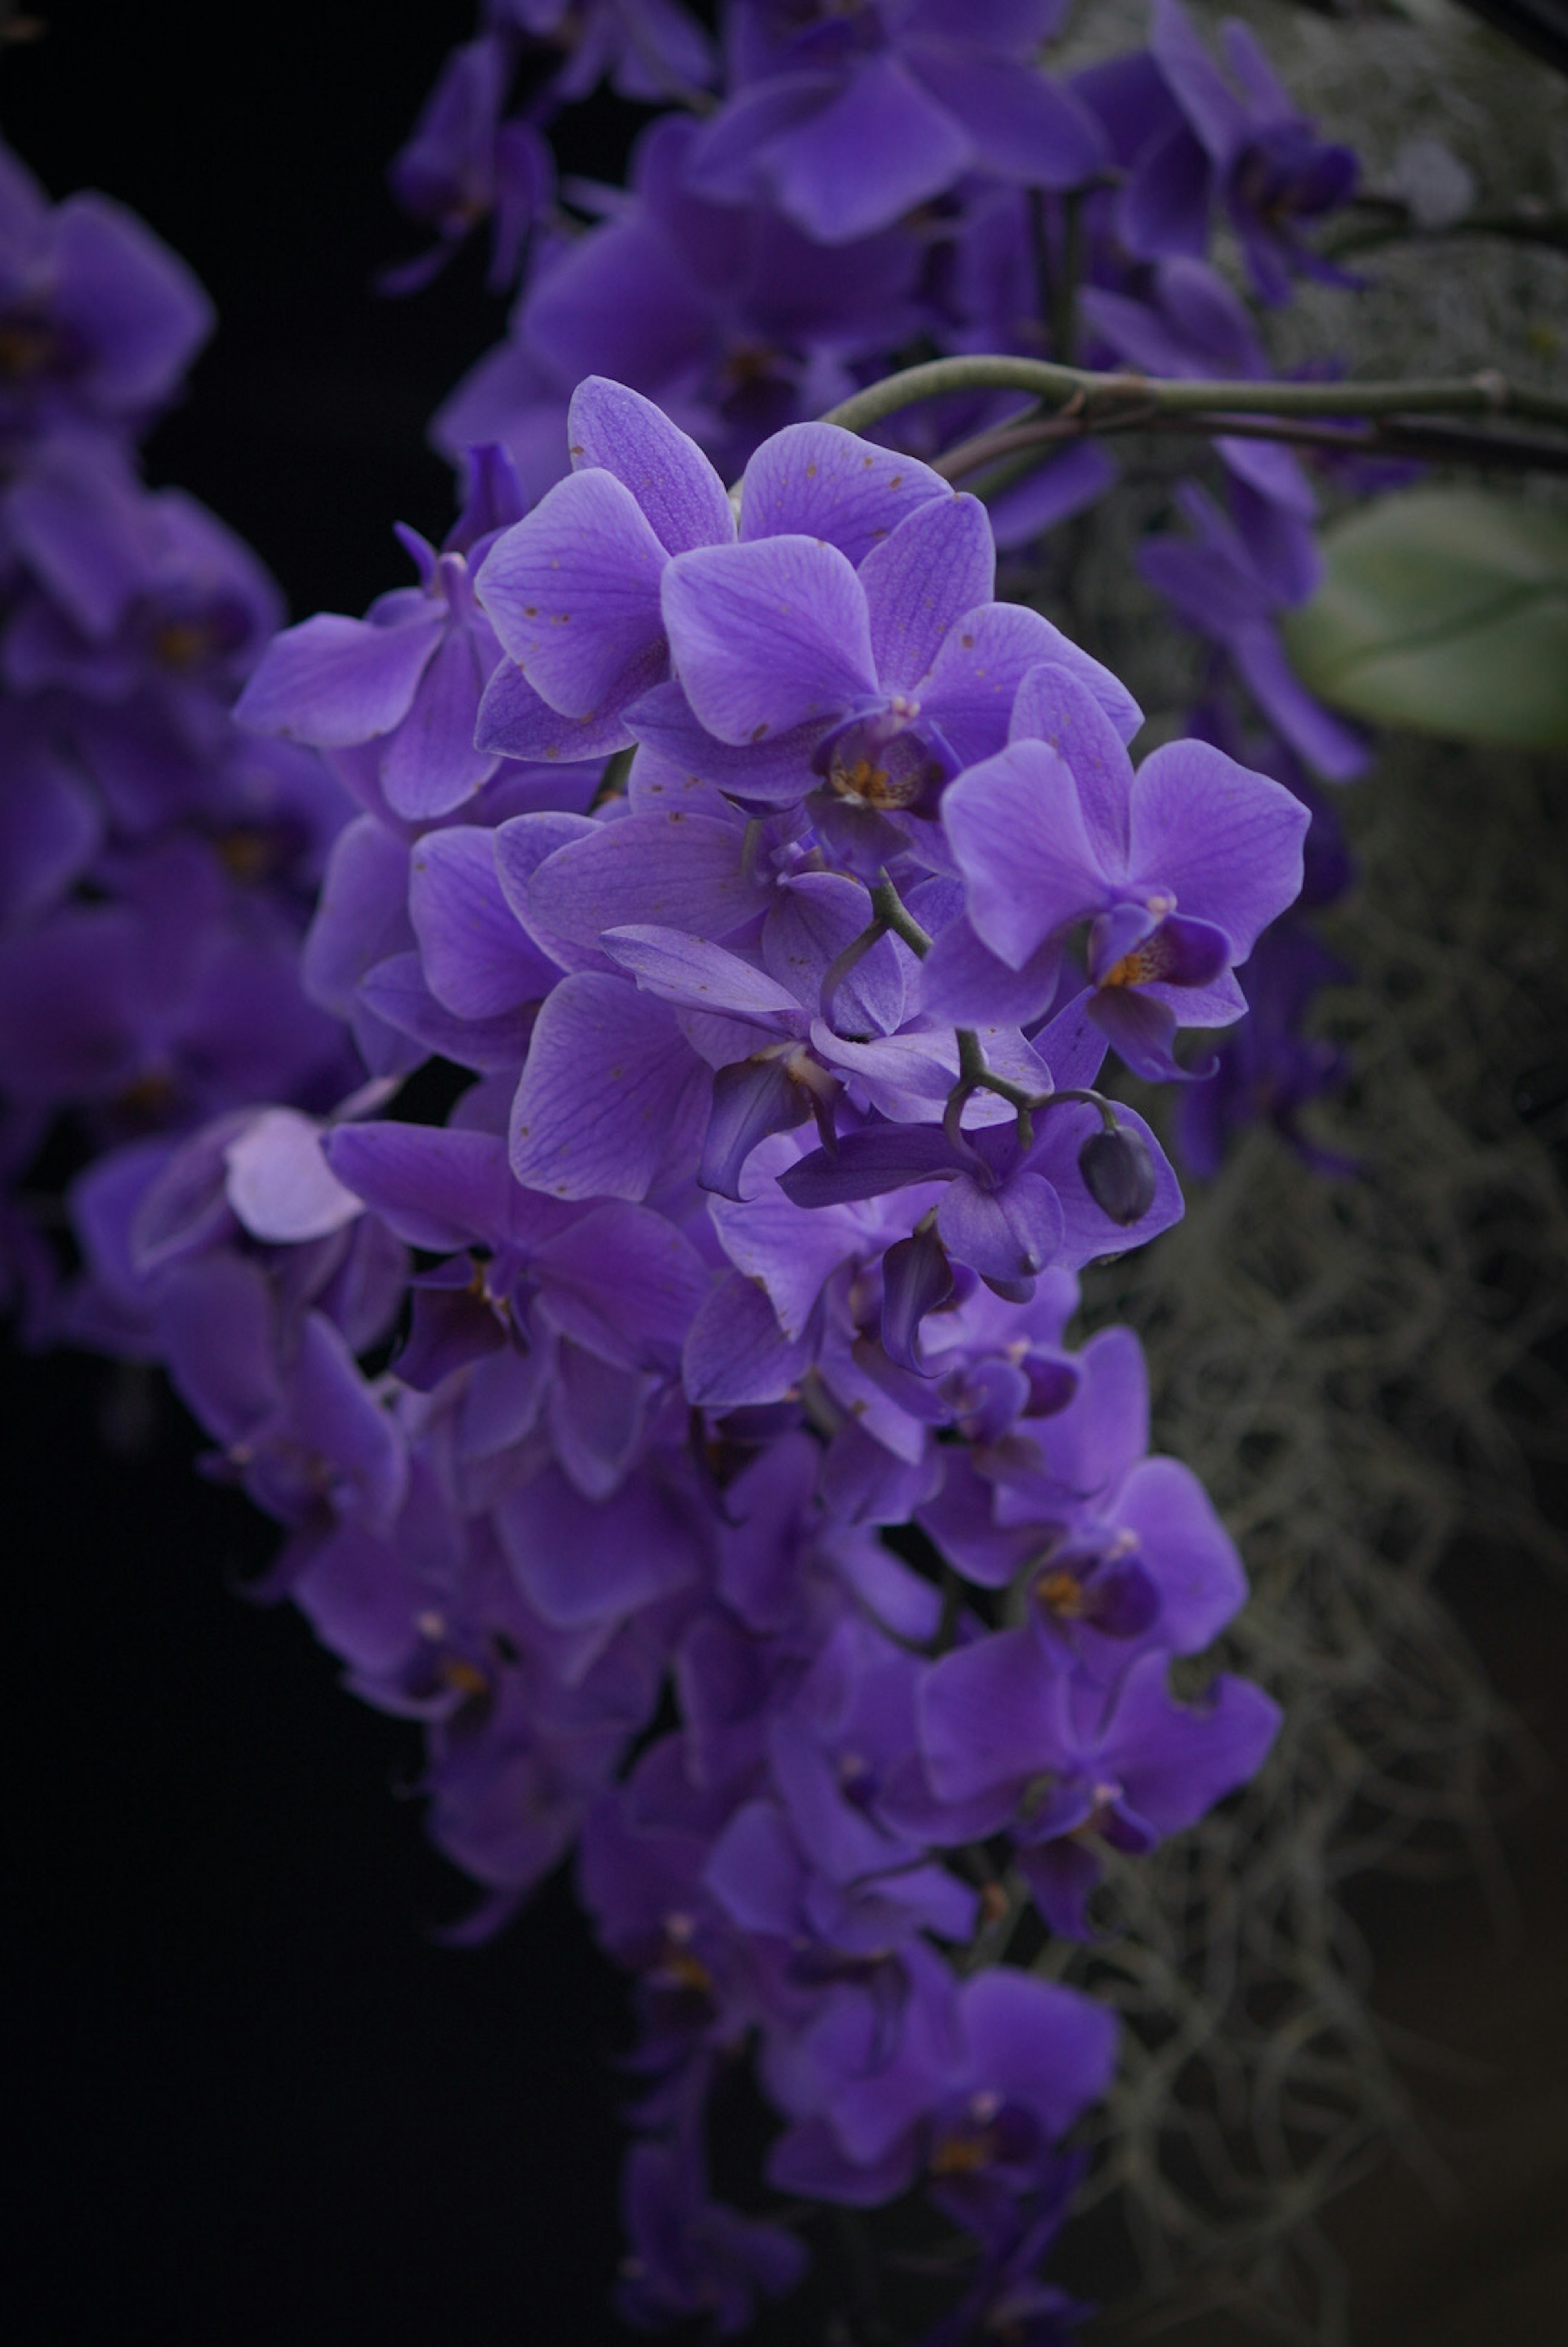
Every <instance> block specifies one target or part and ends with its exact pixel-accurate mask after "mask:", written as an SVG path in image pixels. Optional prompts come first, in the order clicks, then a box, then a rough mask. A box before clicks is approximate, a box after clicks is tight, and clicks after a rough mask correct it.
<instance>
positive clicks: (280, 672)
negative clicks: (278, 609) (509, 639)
mask: <svg viewBox="0 0 1568 2347" xmlns="http://www.w3.org/2000/svg"><path fill="white" fill-rule="evenodd" d="M445 627H446V616H445V613H444V612H443V610H438V609H435V608H432V610H431V611H430V613H429V615H428V616H427V617H421V618H419V619H415V620H406V621H404V623H403V624H402V626H401V627H396V628H373V627H372V626H371V625H370V623H369V622H368V621H367V620H349V619H345V618H343V617H342V616H341V614H340V613H339V612H336V611H318V613H317V614H316V616H315V618H314V619H313V620H304V621H302V622H301V624H300V626H299V627H297V628H285V629H284V630H283V632H282V634H281V635H280V636H274V637H273V639H272V641H271V642H270V644H269V645H268V647H267V649H266V651H264V652H263V653H262V655H261V659H260V662H259V664H258V666H257V668H256V671H255V673H254V674H253V675H252V676H251V678H250V681H249V683H248V684H247V685H246V687H245V690H244V692H242V693H241V694H240V696H239V700H238V701H237V702H236V703H235V705H234V715H235V718H236V721H237V722H238V723H239V724H241V725H248V726H249V727H250V729H251V731H252V732H253V733H283V734H286V735H287V736H288V737H289V739H290V741H295V742H309V743H312V744H313V745H314V746H315V747H316V748H317V749H319V750H329V749H345V748H347V747H348V746H349V745H350V744H351V743H355V742H369V741H372V740H374V739H375V737H376V736H377V735H379V734H382V733H391V732H392V728H393V726H394V725H400V724H401V723H402V721H403V719H404V718H405V717H406V716H407V715H408V712H409V707H410V704H411V703H412V700H413V696H414V693H415V692H416V691H417V690H418V687H419V681H420V679H421V677H422V676H423V674H424V671H425V669H426V667H427V666H428V664H429V662H430V661H431V659H432V658H433V655H434V652H435V648H436V646H437V644H439V643H440V641H441V639H442V636H443V632H444V630H445Z"/></svg>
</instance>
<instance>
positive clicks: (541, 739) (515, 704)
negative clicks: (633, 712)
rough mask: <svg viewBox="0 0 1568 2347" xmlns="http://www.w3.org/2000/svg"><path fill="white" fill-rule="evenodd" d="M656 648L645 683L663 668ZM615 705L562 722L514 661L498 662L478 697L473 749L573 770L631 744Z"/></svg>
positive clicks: (655, 647) (557, 712) (658, 648)
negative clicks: (579, 764) (574, 766)
mask: <svg viewBox="0 0 1568 2347" xmlns="http://www.w3.org/2000/svg"><path fill="white" fill-rule="evenodd" d="M661 645H662V639H661V641H660V645H656V646H654V647H653V648H652V650H651V651H650V653H649V662H650V670H649V673H650V681H651V676H652V673H653V671H654V670H655V669H656V668H657V667H658V666H662V664H663V660H664V654H663V651H662V649H661ZM631 738H632V737H631V735H630V733H627V731H626V725H625V723H624V722H623V719H622V715H621V711H620V708H619V706H618V704H617V705H616V706H614V707H609V708H606V709H603V710H601V711H600V712H599V713H598V715H597V716H595V717H563V716H562V714H561V712H560V711H559V710H558V709H552V708H551V706H550V704H549V702H547V701H546V700H545V699H544V697H543V696H542V695H541V694H539V693H537V692H535V690H534V688H533V686H532V685H531V684H530V683H529V682H528V680H527V678H526V677H525V676H524V673H523V671H522V670H521V669H520V668H519V667H518V666H517V664H516V662H515V661H501V662H500V664H499V665H498V667H497V668H496V670H495V671H494V675H493V676H492V677H491V680H490V682H489V683H488V684H487V685H486V686H485V688H484V693H483V694H482V695H481V697H480V702H479V715H478V719H477V721H476V723H475V725H474V729H473V740H474V745H475V747H476V748H477V749H480V750H494V751H495V752H497V753H499V754H500V755H501V756H502V757H504V758H525V759H529V760H535V759H537V760H541V761H545V760H547V761H549V762H550V763H552V764H554V763H555V760H557V759H559V761H560V763H561V764H563V765H566V766H569V765H572V764H575V763H576V761H577V760H579V759H585V758H607V757H609V756H610V755H611V754H612V753H613V752H615V751H616V750H624V749H626V747H627V745H628V744H629V743H630V741H631Z"/></svg>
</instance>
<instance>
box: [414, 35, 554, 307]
mask: <svg viewBox="0 0 1568 2347" xmlns="http://www.w3.org/2000/svg"><path fill="white" fill-rule="evenodd" d="M512 67H513V58H512V56H511V53H510V48H509V45H508V44H507V43H506V42H505V41H504V40H503V39H501V38H498V37H497V36H494V35H491V36H481V37H480V38H479V39H478V40H474V41H465V42H464V43H463V45H462V46H461V47H459V48H455V49H453V52H452V54H451V56H449V57H448V58H447V60H446V63H445V64H444V66H443V67H442V70H441V73H440V75H439V76H438V77H437V79H436V82H435V86H434V87H433V89H432V91H431V93H430V96H429V97H427V98H426V100H425V102H424V105H423V107H422V108H421V109H420V116H419V119H418V121H417V122H416V123H415V125H414V127H413V129H412V133H411V134H410V136H409V138H408V139H407V141H406V142H405V144H404V145H403V146H402V148H401V149H399V151H398V153H397V154H396V155H395V156H394V158H393V159H392V166H391V169H390V170H389V172H388V174H387V176H388V179H389V180H390V181H391V185H392V193H393V195H394V196H395V197H396V198H397V200H398V202H399V203H400V204H401V205H402V209H403V210H404V211H406V212H407V213H409V214H410V215H411V217H412V219H414V220H422V221H424V222H425V223H426V224H427V225H428V226H430V227H431V228H433V229H434V230H435V231H436V233H437V236H438V237H439V239H440V241H439V242H438V243H437V244H436V245H435V247H434V248H433V251H431V252H429V253H427V254H425V255H424V256H423V257H422V258H421V259H420V260H418V261H410V262H406V263H405V264H404V265H403V266H402V267H401V268H398V269H394V270H392V271H389V272H385V273H384V274H383V276H382V281H381V282H382V289H383V291H385V292H395V293H412V292H416V291H417V290H418V289H419V288H420V287H421V286H423V285H428V284H429V282H431V280H432V278H433V277H434V276H435V274H436V273H437V272H438V271H439V270H440V269H441V268H442V267H443V265H444V263H445V261H447V260H448V258H449V257H450V256H451V254H452V253H453V251H455V250H456V248H457V247H458V245H460V244H461V243H462V242H463V240H464V239H465V238H466V237H467V236H468V235H469V234H470V232H471V231H473V229H474V228H475V227H476V226H477V225H478V223H479V222H480V221H481V220H486V219H489V218H490V217H491V216H492V215H494V230H493V236H492V249H491V260H490V269H489V272H488V278H489V283H490V284H491V286H492V287H493V288H494V289H495V290H496V291H500V290H501V289H502V288H503V287H504V286H506V285H509V284H510V283H511V282H513V280H514V278H515V276H516V274H517V271H518V268H519V266H520V263H521V261H522V257H523V253H524V250H525V248H526V245H527V241H528V238H529V236H530V234H531V232H532V231H533V230H534V228H535V224H536V222H538V221H539V220H541V219H542V218H543V217H545V215H546V214H547V212H548V210H549V208H550V205H551V202H552V200H553V199H554V196H555V160H554V158H553V157H552V155H551V153H550V149H549V148H548V147H547V146H546V145H545V140H544V138H542V137H541V135H540V133H539V131H538V130H537V129H536V128H535V126H534V124H533V123H531V122H528V121H524V120H515V121H510V122H504V121H503V120H502V118H501V115H502V108H504V105H505V102H506V92H507V87H508V85H509V84H510V82H511V79H512Z"/></svg>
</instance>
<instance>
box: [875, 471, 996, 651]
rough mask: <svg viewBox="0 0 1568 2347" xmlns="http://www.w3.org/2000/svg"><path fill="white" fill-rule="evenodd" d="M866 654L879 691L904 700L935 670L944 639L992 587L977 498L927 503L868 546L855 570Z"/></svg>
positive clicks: (991, 555) (992, 560)
mask: <svg viewBox="0 0 1568 2347" xmlns="http://www.w3.org/2000/svg"><path fill="white" fill-rule="evenodd" d="M859 575H860V585H861V586H862V588H863V589H865V595H866V603H867V607H868V609H869V610H870V612H871V650H872V652H873V655H874V657H875V660H876V666H877V675H878V677H879V679H880V680H881V683H882V684H883V685H885V686H891V687H896V688H898V689H899V690H901V691H904V692H908V691H911V690H912V688H913V687H914V686H915V685H917V684H918V683H919V682H920V681H921V677H923V676H925V675H926V674H927V673H928V672H929V671H930V670H931V668H932V665H933V663H934V662H935V660H936V656H937V654H938V652H939V651H941V650H942V644H943V642H944V641H945V640H946V638H947V634H948V631H949V630H950V629H951V628H952V627H954V626H955V625H956V624H957V622H958V621H959V620H962V617H963V615H964V613H965V612H966V611H972V610H974V608H975V606H976V605H977V604H983V603H988V602H989V601H990V600H991V597H992V594H993V589H994V588H995V584H996V550H995V548H994V547H993V543H992V538H991V524H990V522H989V521H988V520H987V518H986V513H985V507H983V505H982V504H981V502H980V500H979V498H978V497H946V498H941V499H938V498H932V500H931V501H930V502H929V503H928V504H926V505H923V506H921V507H918V508H917V510H916V511H915V512H914V513H912V514H911V515H910V516H909V517H908V518H907V519H906V520H904V521H902V522H901V523H900V524H899V527H898V528H897V529H896V530H894V532H893V534H892V536H891V538H883V539H882V540H881V542H880V544H878V545H876V546H873V547H872V548H871V552H870V553H869V554H868V555H867V556H866V559H865V560H864V561H863V562H862V563H861V564H860V574H859Z"/></svg>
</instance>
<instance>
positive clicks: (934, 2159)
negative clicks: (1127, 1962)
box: [768, 1943, 1115, 2207]
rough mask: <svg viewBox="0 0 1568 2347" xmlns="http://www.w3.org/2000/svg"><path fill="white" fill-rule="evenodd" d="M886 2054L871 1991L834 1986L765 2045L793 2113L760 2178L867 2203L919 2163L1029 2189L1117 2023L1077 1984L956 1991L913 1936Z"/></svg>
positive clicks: (1095, 2076)
mask: <svg viewBox="0 0 1568 2347" xmlns="http://www.w3.org/2000/svg"><path fill="white" fill-rule="evenodd" d="M905 1965H906V1970H907V1973H908V1993H907V1995H906V1998H905V2001H904V2004H903V2005H902V2008H901V2013H900V2016H899V2028H898V2038H897V2044H896V2048H895V2050H894V2051H893V2052H892V2054H891V2058H890V2055H889V2053H888V2051H887V2048H886V2045H885V2042H884V2040H885V2034H886V2033H885V2026H884V2024H882V2022H881V2019H880V2017H879V2015H878V2014H877V2012H876V2009H875V2007H874V2005H873V2004H872V2002H871V1997H870V1996H869V1995H868V1994H866V1993H857V1992H854V1991H849V1990H846V1991H840V1993H839V1995H838V1996H837V1997H835V1998H834V1999H833V2000H831V2001H830V2003H829V2004H828V2005H827V2007H826V2009H825V2010H824V2011H823V2013H822V2014H821V2015H820V2018H819V2019H818V2020H816V2021H815V2022H814V2023H813V2024H810V2025H809V2027H808V2028H807V2029H806V2030H805V2031H804V2032H802V2033H801V2034H799V2037H798V2038H796V2039H795V2041H794V2042H793V2043H792V2044H786V2045H779V2047H778V2048H777V2050H770V2052H769V2059H768V2078H769V2087H770V2089H771V2091H772V2092H773V2094H774V2095H775V2096H776V2097H777V2098H778V2099H779V2102H780V2103H781V2104H782V2105H783V2106H784V2107H785V2109H786V2110H787V2111H789V2112H790V2113H791V2114H792V2115H793V2116H794V2118H795V2125H794V2126H793V2127H791V2128H790V2129H789V2132H788V2133H787V2134H785V2135H784V2136H783V2137H781V2138H780V2140H779V2143H778V2144H777V2145H776V2146H775V2147H774V2149H773V2152H772V2155H771V2157H770V2158H769V2177H770V2178H771V2180H772V2181H773V2182H774V2183H775V2184H777V2185H779V2186H781V2187H782V2188H784V2189H786V2190H789V2191H797V2192H805V2193H808V2194H809V2195H810V2196H811V2197H812V2198H818V2199H825V2200H839V2201H845V2202H848V2203H850V2205H851V2206H854V2205H859V2206H861V2207H875V2206H876V2205H877V2204H878V2203H879V2202H881V2201H884V2200H889V2199H891V2198H895V2197H896V2196H897V2194H899V2193H900V2192H901V2191H903V2190H905V2189H907V2188H908V2187H909V2185H910V2184H911V2183H912V2182H913V2181H914V2179H915V2178H916V2177H917V2176H918V2175H920V2174H921V2171H922V2170H923V2171H924V2172H925V2173H926V2174H927V2175H928V2176H930V2177H932V2178H938V2179H942V2180H944V2181H945V2180H950V2179H952V2178H957V2177H959V2176H962V2177H963V2178H964V2179H965V2180H966V2182H967V2184H968V2186H969V2188H970V2191H971V2193H972V2194H975V2195H976V2197H978V2194H979V2192H980V2191H981V2190H983V2188H985V2187H986V2186H991V2187H993V2188H998V2189H999V2190H1000V2191H1003V2192H1013V2191H1016V2190H1017V2189H1019V2188H1021V2187H1022V2188H1025V2189H1027V2188H1030V2187H1032V2186H1036V2185H1038V2183H1039V2182H1040V2181H1041V2180H1042V2179H1043V2178H1044V2175H1045V2174H1046V2173H1047V2172H1048V2168H1049V2164H1050V2161H1051V2158H1052V2156H1053V2153H1054V2147H1055V2145H1056V2143H1057V2141H1058V2139H1059V2138H1060V2137H1061V2136H1062V2134H1063V2133H1064V2130H1065V2128H1066V2127H1068V2126H1070V2125H1071V2123H1072V2121H1073V2120H1074V2118H1075V2117H1076V2116H1077V2115H1078V2113H1079V2112H1080V2111H1081V2110H1082V2109H1083V2108H1084V2106H1085V2105H1087V2104H1088V2103H1090V2102H1092V2101H1093V2100H1094V2099H1095V2096H1097V2095H1099V2094H1101V2093H1103V2092H1104V2090H1105V2085H1106V2082H1107V2080H1108V2078H1109V2075H1110V2071H1111V2065H1112V2061H1113V2058H1114V2053H1115V2024H1114V2023H1113V2022H1112V2020H1111V2016H1110V2015H1109V2014H1107V2013H1105V2011H1104V2010H1103V2009H1102V2008H1100V2007H1099V2006H1096V2005H1095V2004H1092V2003H1091V2002H1090V2001H1089V1999H1088V1998H1087V1997H1084V1996H1080V1995H1079V1994H1077V1993H1075V1992H1074V1990H1071V1989H1064V1988H1058V1987H1056V1986H1055V1985H1054V1984H1053V1983H1047V1982H1045V1981H1041V1980H1036V1979H1033V1978H1031V1977H1030V1976H1029V1975H1028V1974H1026V1973H1017V1972H1010V1971H1006V1970H992V1971H988V1972H982V1973H976V1974H974V1975H973V1977H972V1978H971V1979H970V1980H967V1981H966V1982H964V1983H963V1984H962V1987H960V1986H958V1985H957V1984H956V1983H954V1981H953V1978H952V1973H950V1972H949V1971H948V1970H947V1968H946V1967H945V1965H942V1964H941V1963H938V1962H937V1961H936V1959H935V1958H934V1956H933V1955H932V1952H930V1951H929V1950H926V1949H924V1948H922V1947H921V1945H920V1944H919V1943H916V1944H914V1945H912V1946H911V1948H910V1949H909V1951H908V1952H907V1953H906V1956H905Z"/></svg>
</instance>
